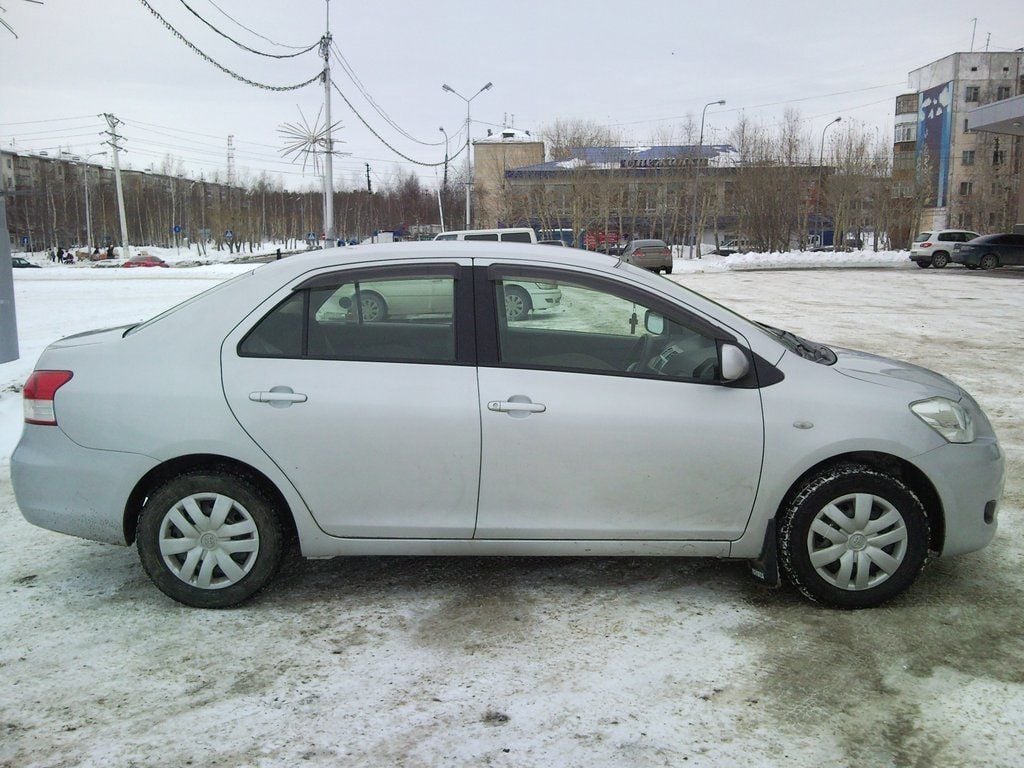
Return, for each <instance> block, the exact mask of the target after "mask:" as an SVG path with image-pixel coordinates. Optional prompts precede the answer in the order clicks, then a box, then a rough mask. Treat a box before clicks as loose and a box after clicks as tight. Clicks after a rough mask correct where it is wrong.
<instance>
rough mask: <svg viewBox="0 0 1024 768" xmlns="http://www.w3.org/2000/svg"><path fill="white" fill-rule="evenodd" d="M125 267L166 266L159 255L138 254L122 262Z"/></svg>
mask: <svg viewBox="0 0 1024 768" xmlns="http://www.w3.org/2000/svg"><path fill="white" fill-rule="evenodd" d="M124 266H126V267H166V266H167V262H166V261H164V260H163V259H161V258H160V257H159V256H149V255H148V254H139V255H138V256H132V257H131V258H130V259H128V261H126V262H125V263H124Z"/></svg>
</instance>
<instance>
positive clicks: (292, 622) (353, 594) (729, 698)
mask: <svg viewBox="0 0 1024 768" xmlns="http://www.w3.org/2000/svg"><path fill="white" fill-rule="evenodd" d="M816 256H818V255H816ZM820 256H821V257H828V258H835V257H836V256H839V254H836V255H833V254H820ZM903 256H904V259H905V254H904V255H903ZM735 258H737V257H729V259H728V260H723V261H728V262H729V263H735V264H739V263H740V262H733V259H735ZM701 261H706V264H705V265H704V266H707V265H710V264H711V263H712V261H711V260H701ZM678 265H679V262H678V261H677V266H678ZM801 266H804V265H801ZM811 266H813V265H811ZM899 266H903V265H902V264H901V265H899ZM251 268H252V266H248V267H244V266H239V265H218V266H209V267H201V268H192V269H189V268H180V269H166V270H165V269H160V270H157V269H145V270H142V269H140V270H99V269H97V270H93V269H79V268H77V267H67V268H64V267H50V268H47V269H44V270H18V271H16V274H15V294H16V301H17V308H18V321H19V336H20V339H21V351H22V359H21V360H19V361H15V362H12V363H6V364H3V365H0V591H2V599H0V637H2V638H3V640H2V642H0V691H2V694H0V765H9V766H19V767H20V766H26V765H39V766H58V765H95V766H107V765H133V764H134V765H175V766H181V765H222V766H243V765H244V766H271V765H274V766H276V765H281V766H291V765H296V764H310V765H324V766H338V765H373V766H377V765H379V766H391V765H405V766H435V765H441V764H445V765H447V764H450V765H473V766H476V765H493V766H517V767H518V766H588V767H590V766H663V765H671V766H678V765H684V764H685V765H695V766H702V765H703V766H721V765H746V766H761V765H772V766H775V765H777V766H819V765H824V764H832V765H870V766H906V765H919V766H927V765H944V766H974V765H987V766H1017V765H1020V764H1021V763H1020V759H1021V758H1020V745H1019V740H1020V734H1021V733H1024V630H1022V616H1024V568H1022V566H1024V532H1022V524H1024V423H1022V421H1021V406H1022V400H1024V390H1022V387H1021V385H1020V376H1021V373H1020V372H1021V370H1022V369H1024V350H1022V348H1021V346H1020V339H1021V338H1022V337H1024V312H1022V311H1021V310H1022V308H1024V302H1022V300H1021V290H1022V289H1024V272H1021V271H1014V270H997V271H995V272H991V273H981V272H968V271H966V270H963V269H957V268H948V269H946V270H943V271H936V270H919V269H917V268H916V267H912V266H911V268H910V269H891V268H887V269H857V270H853V269H842V270H840V269H834V270H833V269H803V270H801V271H781V270H778V269H776V270H765V271H756V272H752V271H743V270H735V269H732V270H729V269H727V270H723V271H720V272H711V271H706V272H705V273H700V272H695V273H692V274H686V273H685V272H684V270H685V269H686V268H685V267H683V268H679V269H677V272H680V273H683V274H677V275H675V276H674V277H673V279H676V280H678V281H679V282H682V283H683V284H685V285H687V286H689V287H691V288H694V289H696V290H698V291H700V292H702V293H704V294H706V295H708V296H709V297H711V298H714V299H716V300H718V301H721V302H723V303H725V304H727V305H729V306H731V307H733V308H735V309H738V310H739V311H741V312H743V313H744V314H746V315H748V316H751V317H754V318H757V319H761V320H764V321H766V322H769V323H771V324H773V325H777V326H781V327H786V328H789V329H791V330H793V331H795V332H797V333H800V334H802V335H806V336H808V337H810V338H813V339H817V340H821V341H826V342H832V343H835V344H839V345H843V346H850V347H855V348H862V349H868V350H871V351H876V352H880V353H884V354H889V355H892V356H895V357H900V358H904V359H908V360H911V361H913V362H916V363H919V364H922V365H925V366H928V367H930V368H935V369H937V370H940V371H942V372H943V373H946V374H947V375H949V376H950V377H951V378H953V379H954V380H955V381H958V382H959V383H961V384H962V385H963V386H965V387H966V388H967V389H968V390H969V391H971V392H972V393H973V394H974V395H975V396H976V397H977V399H978V400H979V402H980V403H981V404H982V405H983V407H985V409H986V410H987V412H988V413H989V415H990V417H991V418H992V421H993V423H994V424H995V427H996V430H997V432H998V433H999V436H1000V438H1001V440H1002V444H1003V447H1004V449H1005V451H1006V454H1007V459H1008V467H1007V469H1008V472H1007V486H1006V495H1005V499H1004V503H1003V507H1002V511H1001V513H1000V521H1001V525H1000V533H999V535H998V536H997V538H996V540H995V542H994V543H993V544H992V545H991V546H990V547H988V548H987V549H985V550H983V551H981V552H978V553H974V554H971V555H966V556H963V557H960V558H955V559H951V560H940V561H937V562H934V563H932V564H931V565H930V566H929V567H928V568H927V569H926V570H925V572H924V574H923V575H922V577H921V579H920V580H919V581H918V583H917V584H916V585H915V586H914V587H913V588H912V589H911V590H910V591H909V592H908V593H907V594H906V595H904V596H903V597H901V598H900V599H898V600H896V601H895V602H893V603H892V604H891V605H888V606H886V607H884V608H881V609H877V610H872V611H860V612H839V611H828V610H823V609H820V608H815V607H812V606H810V605H808V604H807V603H805V602H804V601H802V600H801V599H799V598H798V597H797V596H796V595H795V594H794V593H793V592H792V591H790V590H782V591H769V590H765V589H762V588H760V587H758V586H757V585H756V584H755V583H754V582H753V581H752V580H751V579H750V578H749V576H748V575H747V573H746V568H745V566H744V565H743V564H741V563H729V562H718V561H711V560H685V561H684V560H671V559H662V558H655V559H644V558H621V559H611V558H602V559H589V560H572V559H563V558H559V559H540V558H492V559H484V558H465V559H454V558H433V559H432V558H408V559H402V558H350V559H336V560H330V561H315V562H314V561H298V560H296V561H294V562H291V563H288V564H287V565H286V567H285V568H284V569H283V571H282V573H281V575H280V577H279V578H278V580H277V581H276V582H275V583H274V585H272V587H271V588H270V590H269V591H267V592H266V593H264V595H262V596H261V597H260V598H259V599H258V600H257V601H255V602H254V603H252V604H250V605H247V606H245V607H243V608H240V609H236V610H230V611H220V612H215V611H197V610H190V609H186V608H183V607H181V606H179V605H177V604H175V603H173V602H171V601H169V600H168V599H167V598H165V597H163V596H162V594H161V593H159V592H158V591H157V590H156V588H155V587H153V586H152V585H151V584H150V583H149V581H148V579H147V578H146V576H145V574H144V573H143V571H142V568H141V566H140V565H139V563H138V560H137V558H136V555H135V552H134V551H133V550H130V549H123V548H118V547H112V546H106V545H102V544H96V543H93V542H87V541H82V540H78V539H74V538H70V537H67V536H62V535H59V534H56V533H50V532H47V531H44V530H41V529H38V528H34V527H32V526H30V525H28V524H27V523H26V522H25V521H24V520H23V519H22V517H21V515H20V513H19V512H18V510H17V508H16V506H15V503H14V498H13V493H12V491H11V486H10V480H9V472H8V465H9V457H10V453H11V449H12V448H13V445H14V443H15V442H16V441H17V437H18V433H19V431H20V409H21V404H20V395H19V394H18V393H17V392H16V391H13V390H16V389H17V388H18V387H20V384H21V382H22V381H23V380H24V378H25V376H27V374H28V372H29V371H30V370H31V368H32V366H33V364H34V362H35V358H36V356H37V355H38V353H39V352H40V351H41V349H42V348H43V347H44V346H45V345H46V344H47V343H48V342H49V341H51V340H53V339H55V338H57V337H59V336H62V335H65V334H69V333H74V332H77V331H80V330H85V329H87V328H91V327H98V326H109V325H117V324H120V323H126V322H130V321H132V320H136V319H139V318H142V317H146V316H149V315H152V314H155V313H157V312H159V311H161V310H163V309H165V308H166V307H168V306H170V305H172V304H174V303H176V302H178V301H180V300H182V299H184V298H186V297H188V296H190V295H192V294H194V293H196V292H198V291H199V290H202V289H204V288H206V287H208V286H211V285H214V284H215V283H216V282H218V281H219V280H222V279H224V278H226V277H228V276H230V275H233V274H237V272H238V271H241V270H244V269H251ZM681 469H684V468H681Z"/></svg>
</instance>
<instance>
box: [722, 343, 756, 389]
mask: <svg viewBox="0 0 1024 768" xmlns="http://www.w3.org/2000/svg"><path fill="white" fill-rule="evenodd" d="M720 356H721V359H722V367H721V371H722V380H723V381H727V382H728V381H738V380H739V379H742V378H743V377H744V376H746V375H747V374H748V373H749V372H750V360H749V359H748V358H747V356H746V354H745V353H744V352H743V350H742V349H740V348H739V347H737V346H736V345H735V344H723V345H722V351H721V353H720Z"/></svg>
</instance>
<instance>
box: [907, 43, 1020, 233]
mask: <svg viewBox="0 0 1024 768" xmlns="http://www.w3.org/2000/svg"><path fill="white" fill-rule="evenodd" d="M908 84H909V86H910V89H911V91H912V92H911V93H907V94H903V95H901V96H899V97H897V99H896V128H895V135H894V137H893V181H894V183H895V185H896V187H895V188H896V197H898V198H903V199H907V198H917V199H919V202H920V205H921V210H922V213H921V219H920V223H919V228H920V229H922V230H925V229H933V228H943V227H963V228H965V229H975V230H979V231H984V232H1000V231H1009V230H1010V229H1011V228H1012V226H1013V224H1014V223H1015V221H1017V220H1018V219H1019V218H1020V216H1021V211H1020V210H1019V207H1020V188H1021V161H1022V150H1021V140H1020V139H1019V138H1015V137H1012V136H1006V135H1000V134H996V133H990V132H982V131H976V130H972V129H971V125H970V120H969V117H968V113H969V112H970V111H971V110H972V109H974V108H976V107H979V106H981V105H984V104H989V103H992V102H997V101H1003V100H1006V99H1010V98H1012V97H1014V96H1016V95H1019V94H1021V93H1024V53H1022V52H1019V51H1014V52H1010V53H1003V52H999V53H991V52H985V53H954V54H951V55H949V56H946V57H944V58H942V59H939V60H938V61H934V62H932V63H931V64H927V65H926V66H923V67H921V68H919V69H915V70H914V71H912V72H910V73H909V75H908ZM911 158H912V163H911Z"/></svg>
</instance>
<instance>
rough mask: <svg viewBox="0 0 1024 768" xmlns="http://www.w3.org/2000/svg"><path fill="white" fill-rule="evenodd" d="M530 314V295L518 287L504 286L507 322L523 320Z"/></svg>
mask: <svg viewBox="0 0 1024 768" xmlns="http://www.w3.org/2000/svg"><path fill="white" fill-rule="evenodd" d="M528 314H530V295H529V294H528V293H527V292H526V291H524V290H523V289H522V288H520V287H519V286H518V285H506V286H505V316H506V317H507V318H508V319H509V320H525V319H526V316H527V315H528Z"/></svg>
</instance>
